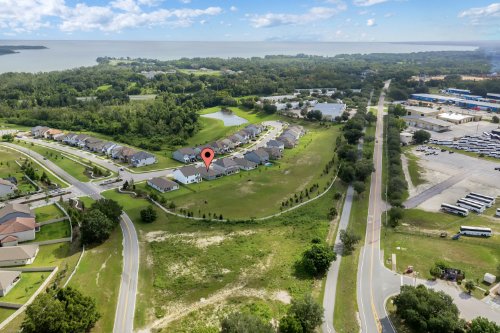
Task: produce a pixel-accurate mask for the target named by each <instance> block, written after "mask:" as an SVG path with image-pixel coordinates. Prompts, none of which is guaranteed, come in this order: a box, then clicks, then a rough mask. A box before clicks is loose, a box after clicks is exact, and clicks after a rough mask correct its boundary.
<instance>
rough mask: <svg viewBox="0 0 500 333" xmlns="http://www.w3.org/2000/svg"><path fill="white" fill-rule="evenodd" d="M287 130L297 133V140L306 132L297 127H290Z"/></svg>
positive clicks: (301, 127) (302, 128)
mask: <svg viewBox="0 0 500 333" xmlns="http://www.w3.org/2000/svg"><path fill="white" fill-rule="evenodd" d="M287 130H289V131H293V132H295V133H297V134H298V137H299V138H300V137H302V136H304V134H306V130H305V129H304V127H303V126H299V125H293V126H290V127H288V129H287Z"/></svg>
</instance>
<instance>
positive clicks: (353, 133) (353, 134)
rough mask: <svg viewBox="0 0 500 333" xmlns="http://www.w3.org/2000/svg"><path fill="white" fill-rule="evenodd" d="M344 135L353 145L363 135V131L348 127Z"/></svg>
mask: <svg viewBox="0 0 500 333" xmlns="http://www.w3.org/2000/svg"><path fill="white" fill-rule="evenodd" d="M344 137H345V138H346V140H347V142H348V143H349V144H351V145H353V144H356V143H358V141H359V139H360V138H362V137H363V132H362V131H361V130H359V129H356V128H353V129H347V130H345V131H344Z"/></svg>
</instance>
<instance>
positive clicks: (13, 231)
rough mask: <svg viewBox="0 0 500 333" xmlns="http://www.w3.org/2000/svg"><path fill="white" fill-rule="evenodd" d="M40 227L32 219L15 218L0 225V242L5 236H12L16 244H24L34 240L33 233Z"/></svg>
mask: <svg viewBox="0 0 500 333" xmlns="http://www.w3.org/2000/svg"><path fill="white" fill-rule="evenodd" d="M38 230H40V226H39V225H38V224H37V223H36V222H35V219H34V218H33V217H16V218H13V219H12V220H9V221H7V222H4V223H2V224H0V240H3V239H4V238H5V237H7V236H14V237H16V238H17V241H18V242H26V241H30V240H34V239H35V231H38Z"/></svg>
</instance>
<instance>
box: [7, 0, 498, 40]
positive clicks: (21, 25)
mask: <svg viewBox="0 0 500 333" xmlns="http://www.w3.org/2000/svg"><path fill="white" fill-rule="evenodd" d="M0 39H26V40H48V39H50V40H65V39H67V40H160V41H162V40H166V41H320V42H331V41H346V42H356V41H464V40H465V41H472V40H500V2H496V3H495V2H492V1H491V0H489V1H484V0H307V1H306V0H114V1H103V0H0Z"/></svg>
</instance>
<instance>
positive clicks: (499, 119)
mask: <svg viewBox="0 0 500 333" xmlns="http://www.w3.org/2000/svg"><path fill="white" fill-rule="evenodd" d="M491 122H492V123H493V124H498V123H500V118H498V116H493V117H491Z"/></svg>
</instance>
